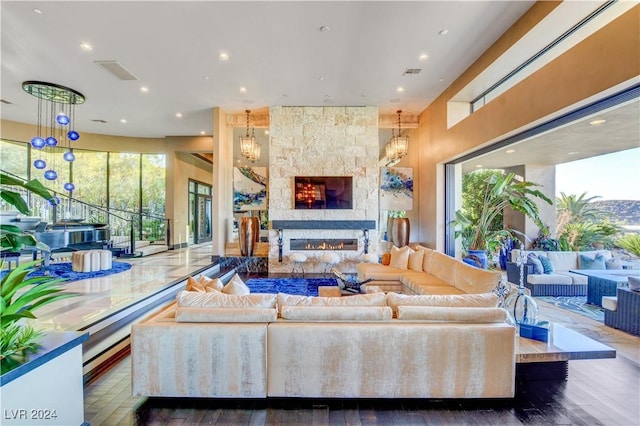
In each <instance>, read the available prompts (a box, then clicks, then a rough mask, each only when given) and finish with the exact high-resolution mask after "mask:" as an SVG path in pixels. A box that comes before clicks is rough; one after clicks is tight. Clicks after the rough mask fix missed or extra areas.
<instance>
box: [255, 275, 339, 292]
mask: <svg viewBox="0 0 640 426" xmlns="http://www.w3.org/2000/svg"><path fill="white" fill-rule="evenodd" d="M245 284H246V285H247V287H249V289H251V293H287V294H298V295H300V296H317V295H318V286H337V285H338V281H337V280H336V279H335V278H250V279H248V280H247V281H246V282H245Z"/></svg>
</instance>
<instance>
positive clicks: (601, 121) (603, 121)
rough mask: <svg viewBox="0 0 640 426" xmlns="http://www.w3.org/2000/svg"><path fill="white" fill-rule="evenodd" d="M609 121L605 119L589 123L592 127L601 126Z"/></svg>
mask: <svg viewBox="0 0 640 426" xmlns="http://www.w3.org/2000/svg"><path fill="white" fill-rule="evenodd" d="M606 121H607V120H604V119H599V120H593V121H591V122H589V124H591V125H592V126H599V125H601V124H604V123H606Z"/></svg>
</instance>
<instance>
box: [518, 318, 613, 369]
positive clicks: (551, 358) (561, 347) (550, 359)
mask: <svg viewBox="0 0 640 426" xmlns="http://www.w3.org/2000/svg"><path fill="white" fill-rule="evenodd" d="M615 357H616V350H615V349H613V348H611V347H609V346H607V345H604V344H602V343H600V342H597V341H595V340H593V339H591V338H589V337H587V336H585V335H582V334H580V333H578V332H576V331H573V330H571V329H568V328H566V327H564V326H562V325H559V324H553V323H552V324H551V325H550V330H549V342H540V341H538V340H531V339H527V338H524V337H518V338H517V340H516V375H517V376H518V377H519V378H521V379H525V380H532V379H533V380H540V379H566V378H567V374H568V371H569V361H571V360H580V359H601V358H615Z"/></svg>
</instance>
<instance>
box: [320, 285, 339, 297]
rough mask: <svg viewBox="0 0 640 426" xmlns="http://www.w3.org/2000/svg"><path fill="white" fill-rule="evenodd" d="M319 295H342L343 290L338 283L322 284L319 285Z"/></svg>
mask: <svg viewBox="0 0 640 426" xmlns="http://www.w3.org/2000/svg"><path fill="white" fill-rule="evenodd" d="M318 296H320V297H341V296H342V292H341V291H340V287H338V286H337V285H320V286H318Z"/></svg>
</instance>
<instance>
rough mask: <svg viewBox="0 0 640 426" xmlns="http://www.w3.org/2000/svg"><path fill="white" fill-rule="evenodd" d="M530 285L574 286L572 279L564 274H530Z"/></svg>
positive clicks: (528, 277)
mask: <svg viewBox="0 0 640 426" xmlns="http://www.w3.org/2000/svg"><path fill="white" fill-rule="evenodd" d="M527 282H528V283H529V284H573V280H572V279H571V277H569V276H566V275H562V274H557V273H553V274H529V275H527Z"/></svg>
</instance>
